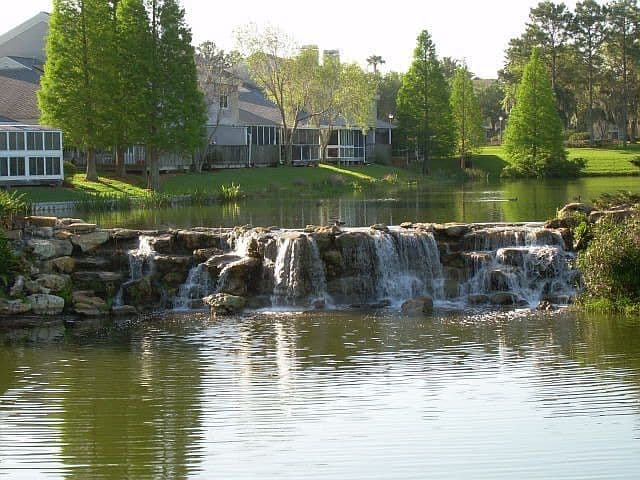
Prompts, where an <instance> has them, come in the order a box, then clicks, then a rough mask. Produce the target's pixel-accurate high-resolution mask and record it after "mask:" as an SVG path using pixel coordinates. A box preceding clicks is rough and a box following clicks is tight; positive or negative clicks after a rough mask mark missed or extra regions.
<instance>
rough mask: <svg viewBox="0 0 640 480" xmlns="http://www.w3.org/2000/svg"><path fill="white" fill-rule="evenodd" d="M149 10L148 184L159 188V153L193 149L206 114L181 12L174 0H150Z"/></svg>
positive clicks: (146, 141) (200, 136) (146, 138)
mask: <svg viewBox="0 0 640 480" xmlns="http://www.w3.org/2000/svg"><path fill="white" fill-rule="evenodd" d="M149 9H150V15H149V18H150V22H151V28H150V31H151V45H150V47H151V48H150V49H149V55H150V57H149V58H150V68H151V76H150V77H149V79H148V82H147V90H148V93H147V99H148V102H149V103H148V106H149V109H148V113H147V116H146V122H145V124H146V134H145V146H146V154H147V169H148V187H149V188H150V189H152V190H154V191H158V190H159V189H160V167H159V156H160V153H161V152H167V153H187V152H190V153H192V152H194V151H195V150H196V149H197V148H199V147H200V145H201V144H202V139H203V137H204V136H205V125H206V112H205V106H204V100H203V98H202V94H201V92H200V90H199V88H198V75H197V71H196V65H195V51H194V48H193V47H192V46H191V31H190V29H189V27H188V26H187V25H186V23H185V20H184V10H183V9H182V8H181V7H180V5H179V4H178V2H177V1H176V0H149Z"/></svg>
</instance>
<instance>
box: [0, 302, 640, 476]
mask: <svg viewBox="0 0 640 480" xmlns="http://www.w3.org/2000/svg"><path fill="white" fill-rule="evenodd" d="M0 365H2V368H0V426H1V428H0V478H5V477H6V478H11V479H33V478H54V479H56V478H66V479H72V478H77V479H97V478H99V479H123V478H136V479H138V478H172V479H195V478H203V479H204V478H207V479H209V478H234V479H241V478H261V479H283V478H285V479H288V478H291V479H299V478H308V479H321V478H322V479H326V478H349V479H367V480H369V479H376V478H380V479H389V478H393V479H423V478H474V479H481V478H487V479H502V478H504V479H513V478H527V479H533V478H545V479H547V478H554V479H569V478H571V479H584V478H592V479H593V478H606V479H616V478H635V477H637V474H638V472H639V471H640V323H639V322H637V320H636V321H635V322H633V321H629V320H624V319H622V318H615V317H603V316H589V315H583V314H577V313H572V312H563V313H560V314H555V315H538V314H531V313H527V314H524V313H522V314H505V315H502V316H501V315H476V316H465V315H459V314H454V313H446V312H440V313H436V314H435V315H434V316H433V317H429V318H426V319H411V318H406V317H400V316H398V315H396V314H394V313H393V312H380V313H376V314H365V313H362V312H359V313H354V312H318V313H315V312H314V313H302V314H287V313H272V314H253V315H251V316H248V317H242V318H239V317H238V318H234V317H232V318H226V319H217V320H211V319H209V318H208V315H205V314H202V313H191V314H185V315H180V316H173V315H168V316H167V315H164V316H161V317H158V318H153V317H152V318H148V319H146V320H145V321H143V322H140V323H136V324H104V325H96V326H94V327H88V326H86V325H85V327H83V329H82V331H79V330H78V329H71V330H67V331H66V332H65V331H64V328H63V327H62V326H60V325H56V324H53V325H50V326H48V327H41V328H39V329H37V330H25V331H16V330H14V331H11V332H8V333H7V332H5V333H4V334H2V335H1V336H0Z"/></svg>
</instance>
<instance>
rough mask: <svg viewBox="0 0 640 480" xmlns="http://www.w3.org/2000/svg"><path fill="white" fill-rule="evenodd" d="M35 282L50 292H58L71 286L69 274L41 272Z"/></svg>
mask: <svg viewBox="0 0 640 480" xmlns="http://www.w3.org/2000/svg"><path fill="white" fill-rule="evenodd" d="M36 283H37V284H38V285H40V286H41V287H44V288H46V289H48V290H49V291H50V292H53V293H58V292H61V291H63V290H65V289H67V288H69V287H70V286H71V277H69V275H64V274H63V275H54V274H42V275H39V276H38V278H37V279H36Z"/></svg>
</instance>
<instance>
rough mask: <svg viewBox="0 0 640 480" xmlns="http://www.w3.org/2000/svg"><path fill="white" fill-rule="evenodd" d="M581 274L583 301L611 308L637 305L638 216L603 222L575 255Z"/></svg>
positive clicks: (639, 284) (639, 264) (639, 296)
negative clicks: (605, 304) (606, 304)
mask: <svg viewBox="0 0 640 480" xmlns="http://www.w3.org/2000/svg"><path fill="white" fill-rule="evenodd" d="M578 266H579V268H580V269H581V271H582V273H583V277H584V285H585V292H584V300H583V301H584V302H586V303H587V304H588V303H592V302H594V301H595V302H597V303H600V304H602V303H603V302H602V300H606V301H607V302H608V303H609V304H610V306H611V307H612V308H613V309H629V308H630V307H631V306H633V305H635V306H638V305H640V216H639V215H638V214H637V213H636V214H635V215H634V216H633V217H631V218H629V219H627V220H626V221H624V222H621V223H614V222H613V221H602V222H600V223H598V224H596V226H595V227H594V232H593V240H592V241H591V242H590V243H589V246H588V247H587V249H586V250H585V251H584V252H582V253H581V254H580V256H579V258H578Z"/></svg>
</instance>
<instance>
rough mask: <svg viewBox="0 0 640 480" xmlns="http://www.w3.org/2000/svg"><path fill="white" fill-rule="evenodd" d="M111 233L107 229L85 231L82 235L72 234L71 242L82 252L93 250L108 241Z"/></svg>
mask: <svg viewBox="0 0 640 480" xmlns="http://www.w3.org/2000/svg"><path fill="white" fill-rule="evenodd" d="M110 238H111V235H110V233H109V231H108V230H98V231H95V232H93V233H85V234H82V235H73V236H72V237H71V243H72V244H73V245H74V246H76V247H78V248H80V250H82V252H83V253H87V252H93V251H95V250H96V249H97V248H98V247H99V246H101V245H104V244H105V243H107V242H108V241H109V239H110Z"/></svg>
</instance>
